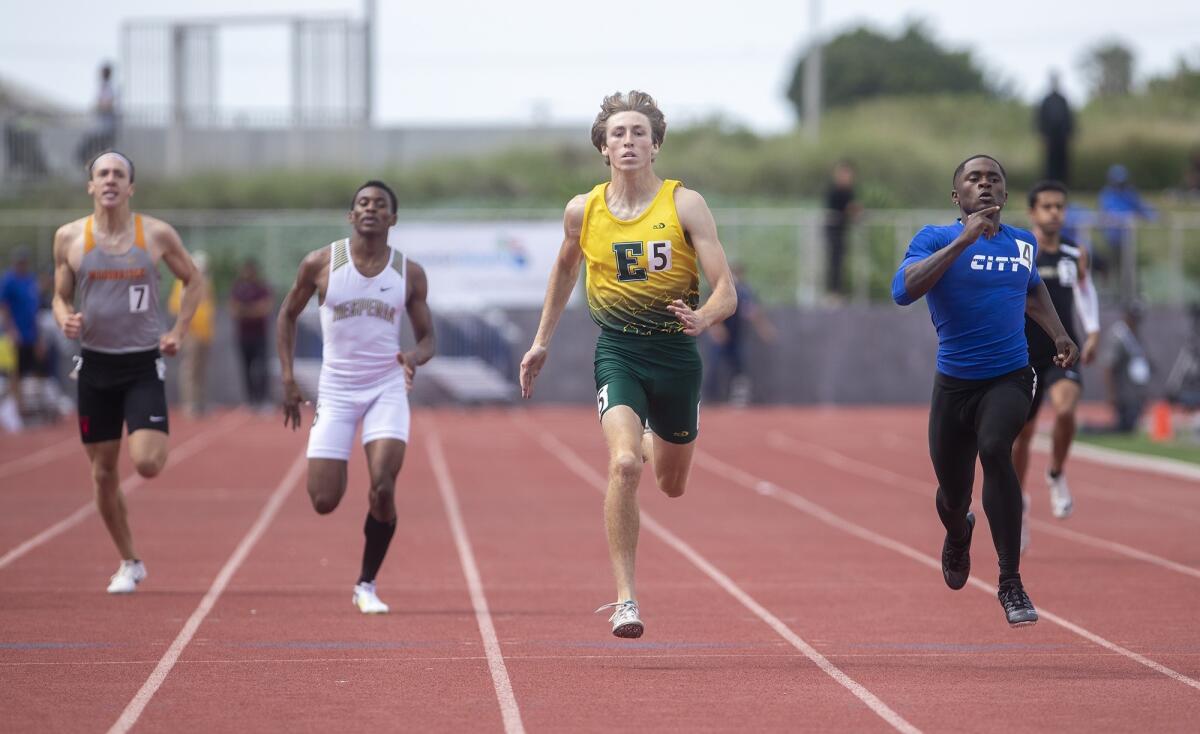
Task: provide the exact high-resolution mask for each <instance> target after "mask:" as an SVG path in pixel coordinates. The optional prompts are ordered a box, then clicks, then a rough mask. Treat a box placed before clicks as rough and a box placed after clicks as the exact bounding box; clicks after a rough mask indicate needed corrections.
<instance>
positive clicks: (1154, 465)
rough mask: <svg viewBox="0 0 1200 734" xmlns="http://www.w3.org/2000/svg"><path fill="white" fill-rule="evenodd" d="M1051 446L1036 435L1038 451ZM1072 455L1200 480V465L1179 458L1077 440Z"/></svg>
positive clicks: (1133, 468)
mask: <svg viewBox="0 0 1200 734" xmlns="http://www.w3.org/2000/svg"><path fill="white" fill-rule="evenodd" d="M1049 446H1050V440H1049V439H1047V438H1046V437H1045V436H1036V437H1035V438H1034V441H1033V447H1034V448H1035V449H1037V450H1038V451H1047V450H1049ZM1071 456H1073V457H1075V458H1079V459H1085V460H1087V461H1090V462H1092V463H1094V464H1104V465H1105V466H1115V467H1117V468H1120V469H1128V470H1131V471H1144V472H1153V473H1155V474H1165V475H1166V476H1169V477H1175V478H1177V479H1186V480H1188V481H1191V482H1196V481H1197V480H1200V466H1197V465H1196V464H1191V463H1189V462H1186V461H1180V460H1178V459H1168V458H1166V457H1162V456H1145V455H1142V454H1134V453H1130V452H1128V451H1117V450H1116V449H1108V448H1104V447H1103V446H1094V445H1092V444H1090V443H1085V442H1083V441H1075V442H1074V443H1072V444H1071Z"/></svg>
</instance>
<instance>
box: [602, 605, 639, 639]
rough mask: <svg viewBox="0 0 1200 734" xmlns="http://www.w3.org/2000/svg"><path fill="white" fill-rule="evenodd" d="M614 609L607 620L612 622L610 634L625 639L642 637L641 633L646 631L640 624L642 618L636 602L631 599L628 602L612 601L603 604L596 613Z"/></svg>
mask: <svg viewBox="0 0 1200 734" xmlns="http://www.w3.org/2000/svg"><path fill="white" fill-rule="evenodd" d="M611 608H615V610H614V611H613V613H612V616H611V617H609V618H608V621H609V622H612V626H613V627H612V633H613V634H614V635H615V636H617V637H626V638H629V639H636V638H638V637H641V636H642V632H644V631H645V630H646V625H644V624H642V618H641V616H640V614H639V612H638V605H637V602H636V601H634V600H633V599H629V600H628V601H614V602H612V603H611V604H605V605H604V606H602V607H600V608H599V609H597V610H596V613H599V612H602V611H604V610H605V609H611Z"/></svg>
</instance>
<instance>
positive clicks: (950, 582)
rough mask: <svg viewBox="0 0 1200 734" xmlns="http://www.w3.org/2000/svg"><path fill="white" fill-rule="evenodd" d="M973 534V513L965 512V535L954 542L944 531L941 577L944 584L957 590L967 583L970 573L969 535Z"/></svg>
mask: <svg viewBox="0 0 1200 734" xmlns="http://www.w3.org/2000/svg"><path fill="white" fill-rule="evenodd" d="M974 534H975V513H974V512H968V513H967V537H966V539H964V540H962V541H959V542H957V543H956V542H954V541H952V540H950V534H949V533H946V540H945V541H943V542H942V578H944V579H946V586H949V587H950V588H951V589H954V590H955V591H958V590H959V589H961V588H962V587H964V586H966V585H967V577H968V576H970V575H971V536H972V535H974Z"/></svg>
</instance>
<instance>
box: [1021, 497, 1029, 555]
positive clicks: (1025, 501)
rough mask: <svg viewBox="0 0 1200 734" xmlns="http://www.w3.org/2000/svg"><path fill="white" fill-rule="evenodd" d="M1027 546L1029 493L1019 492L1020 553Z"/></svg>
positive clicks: (1022, 552) (1023, 551)
mask: <svg viewBox="0 0 1200 734" xmlns="http://www.w3.org/2000/svg"><path fill="white" fill-rule="evenodd" d="M1028 548H1029V493H1028V492H1022V493H1021V555H1025V551H1026V550H1027V549H1028Z"/></svg>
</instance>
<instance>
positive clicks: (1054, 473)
mask: <svg viewBox="0 0 1200 734" xmlns="http://www.w3.org/2000/svg"><path fill="white" fill-rule="evenodd" d="M1046 473H1047V474H1049V475H1050V478H1051V479H1058V478H1059V477H1060V476H1062V469H1059V470H1058V471H1054V470H1053V469H1051V470H1049V471H1048V472H1046Z"/></svg>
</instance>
